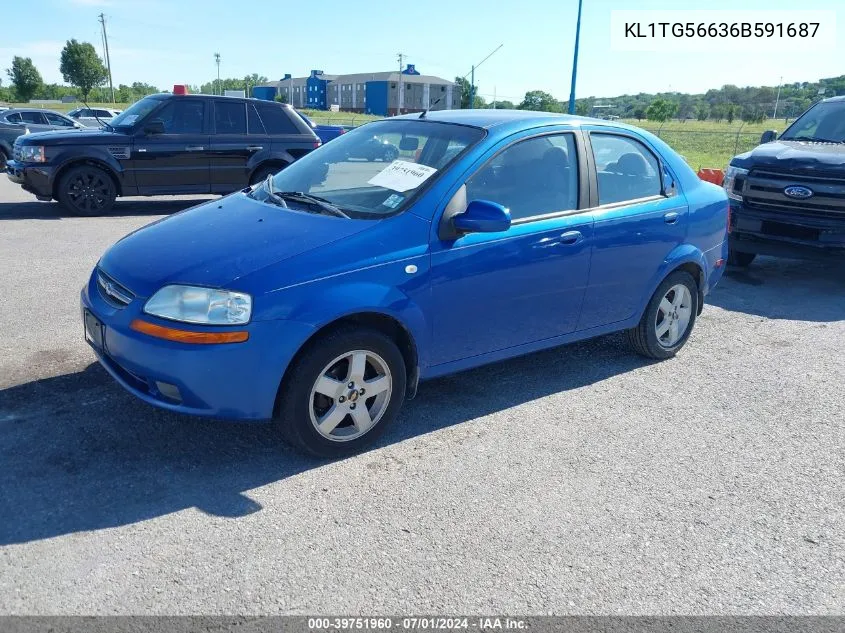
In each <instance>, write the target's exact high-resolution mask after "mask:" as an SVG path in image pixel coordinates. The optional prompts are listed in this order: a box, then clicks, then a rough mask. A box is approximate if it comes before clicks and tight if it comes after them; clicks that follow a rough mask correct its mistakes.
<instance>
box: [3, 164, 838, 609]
mask: <svg viewBox="0 0 845 633" xmlns="http://www.w3.org/2000/svg"><path fill="white" fill-rule="evenodd" d="M188 204H191V201H189V200H185V199H180V200H177V201H173V200H172V199H163V200H162V199H158V200H143V199H136V200H134V201H123V202H119V203H118V205H117V210H116V214H115V215H114V216H112V217H108V218H100V219H80V218H65V217H61V215H60V211H59V210H58V208H57V206H56V205H54V204H48V203H37V202H34V200H33V199H32V198H31V197H30V196H29V195H27V194H25V193H23V192H22V191H21V190H20V189H18V188H16V187H14V186H12V185H11V183H8V182H6V180H5V178H2V179H0V271H2V273H0V290H2V292H0V307H2V310H0V332H2V333H3V336H2V341H0V473H1V474H0V613H4V614H117V613H120V614H130V613H133V614H134V613H148V614H196V613H207V614H216V613H221V614H222V613H227V614H231V613H244V612H246V613H254V614H259V613H300V614H306V613H311V614H314V613H323V614H325V613H367V614H370V613H383V614H403V613H409V612H415V613H476V612H479V613H481V612H483V613H495V612H508V613H519V614H542V613H558V614H564V613H604V614H619V613H634V614H678V613H696V614H703V613H723V614H738V613H741V614H764V613H765V614H774V613H778V614H782V613H783V614H785V613H789V614H805V613H816V614H837V613H838V614H842V613H845V553H844V552H845V529H843V528H845V486H843V482H845V432H843V430H845V421H844V420H843V419H845V407H843V403H845V395H844V394H843V385H844V384H845V267H843V266H830V265H823V264H816V263H800V262H789V261H778V260H773V259H761V260H759V261H758V262H756V263H755V264H754V266H753V267H752V268H751V269H750V270H749V271H748V272H739V271H731V272H730V273H729V276H728V277H726V278H725V279H724V280H723V282H722V284H721V285H720V286H719V288H718V289H717V290H716V292H715V293H714V294H713V295H712V296H711V297H710V298H709V301H708V305H707V306H706V308H705V311H704V314H703V316H702V318H701V319H700V320H699V322H698V326H697V328H696V330H695V332H694V334H693V336H692V338H691V340H690V342H689V344H688V346H687V347H686V348H685V349H684V350H683V352H682V353H681V354H680V356H679V357H678V358H676V359H674V360H671V361H668V362H664V363H648V362H645V361H644V360H642V359H640V358H639V357H637V356H634V355H632V354H630V353H629V352H628V351H626V350H625V348H624V347H622V346H621V344H620V343H621V342H620V340H619V337H618V336H611V337H605V338H601V339H597V340H593V341H589V342H586V343H582V344H578V345H574V346H570V347H567V348H561V349H557V350H552V351H547V352H542V353H538V354H534V355H531V356H527V357H524V358H521V359H517V360H512V361H508V362H504V363H499V364H496V365H492V366H489V367H485V368H481V369H478V370H474V371H471V372H467V373H464V374H460V375H456V376H453V377H449V378H445V379H440V380H437V381H434V382H430V383H426V384H424V385H423V386H422V388H421V390H420V393H419V397H418V398H417V399H416V400H414V401H413V402H411V403H409V404H408V406H406V408H405V410H404V414H403V415H402V416H401V418H400V420H399V423H398V424H397V425H396V426H395V427H393V429H392V430H391V431H390V433H389V434H388V435H387V436H386V437H385V438H384V439H383V440H382V442H381V443H380V444H379V446H378V447H377V448H376V449H374V450H372V451H371V452H369V453H366V454H364V455H360V456H358V457H354V458H351V459H347V460H344V461H339V462H335V463H322V462H316V461H313V460H309V459H305V458H303V457H301V456H299V455H298V454H296V453H294V452H292V451H291V450H289V449H288V448H286V447H285V446H284V445H283V444H282V443H281V442H280V441H279V440H278V439H277V438H276V436H275V435H274V434H273V432H272V429H270V428H269V427H267V426H263V425H246V424H244V425H239V424H231V423H218V422H208V421H201V420H195V419H192V418H187V417H180V416H177V415H172V414H168V413H163V412H160V411H158V410H155V409H153V408H151V407H149V406H147V405H145V404H143V403H141V402H139V401H137V400H135V399H134V398H132V397H131V396H129V395H127V394H125V393H124V392H123V391H122V390H121V389H120V388H119V387H118V386H117V385H116V384H115V383H114V382H113V381H112V380H111V379H110V378H109V377H108V376H107V374H106V373H105V372H104V371H103V370H101V369H100V368H99V367H98V366H97V365H96V364H94V356H93V354H92V353H91V352H90V351H89V349H88V348H87V346H86V345H85V344H84V342H83V339H82V326H81V324H80V319H79V307H78V293H79V288H80V287H81V286H82V284H83V282H84V281H85V279H86V277H87V275H88V273H89V271H90V269H91V267H92V266H93V265H94V264H95V262H96V261H97V258H98V257H99V255H100V254H101V253H102V251H103V250H104V249H105V248H106V247H107V246H108V245H109V244H111V243H112V242H114V241H115V240H116V239H118V238H119V237H120V236H122V235H123V234H125V233H127V232H128V231H130V230H133V229H135V228H137V227H140V226H142V225H144V224H146V223H148V222H151V221H153V220H155V219H157V218H158V217H159V216H160V215H161V214H164V213H170V212H172V211H174V210H176V209H180V208H184V207H185V206H187V205H188Z"/></svg>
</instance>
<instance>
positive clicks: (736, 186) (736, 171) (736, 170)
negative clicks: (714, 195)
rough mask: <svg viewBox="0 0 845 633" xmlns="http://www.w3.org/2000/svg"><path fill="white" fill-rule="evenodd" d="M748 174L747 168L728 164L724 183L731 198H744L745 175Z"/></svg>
mask: <svg viewBox="0 0 845 633" xmlns="http://www.w3.org/2000/svg"><path fill="white" fill-rule="evenodd" d="M747 175H748V170H747V169H742V167H732V166H730V165H729V166H728V168H727V170H726V171H725V182H724V183H722V186H723V187H724V188H725V191H726V192H727V194H728V198H730V199H731V200H742V187H743V186H744V185H745V177H746V176H747Z"/></svg>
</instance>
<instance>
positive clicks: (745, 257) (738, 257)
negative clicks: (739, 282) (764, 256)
mask: <svg viewBox="0 0 845 633" xmlns="http://www.w3.org/2000/svg"><path fill="white" fill-rule="evenodd" d="M755 257H757V253H744V252H742V251H736V250H734V249H732V248H729V249H728V264H730V265H731V266H739V267H740V268H747V267H748V266H750V265H751V262H753V261H754V258H755Z"/></svg>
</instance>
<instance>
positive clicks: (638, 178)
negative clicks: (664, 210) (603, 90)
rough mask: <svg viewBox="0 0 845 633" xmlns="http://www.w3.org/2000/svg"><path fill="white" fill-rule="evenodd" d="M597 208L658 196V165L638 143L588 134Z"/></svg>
mask: <svg viewBox="0 0 845 633" xmlns="http://www.w3.org/2000/svg"><path fill="white" fill-rule="evenodd" d="M590 141H591V143H592V145H593V156H594V158H595V161H596V176H597V177H598V186H599V204H613V203H615V202H625V201H627V200H637V199H639V198H648V197H650V196H659V195H660V194H661V191H662V183H661V176H660V163H658V162H657V158H655V156H654V154H652V153H651V152H650V151H649V150H648V149H646V147H645V146H644V145H643V144H642V143H640V142H639V141H635V140H634V139H632V138H628V137H626V136H616V135H614V134H603V133H591V134H590Z"/></svg>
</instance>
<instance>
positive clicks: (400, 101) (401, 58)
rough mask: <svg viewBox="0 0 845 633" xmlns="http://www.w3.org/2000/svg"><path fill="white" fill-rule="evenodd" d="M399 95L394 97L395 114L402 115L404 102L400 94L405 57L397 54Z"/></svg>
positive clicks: (403, 96)
mask: <svg viewBox="0 0 845 633" xmlns="http://www.w3.org/2000/svg"><path fill="white" fill-rule="evenodd" d="M398 57H399V95H398V96H397V97H396V113H397V114H402V106H403V105H404V102H405V95H403V94H402V62H403V61H404V58H405V55H404V54H402V53H399V55H398Z"/></svg>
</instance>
